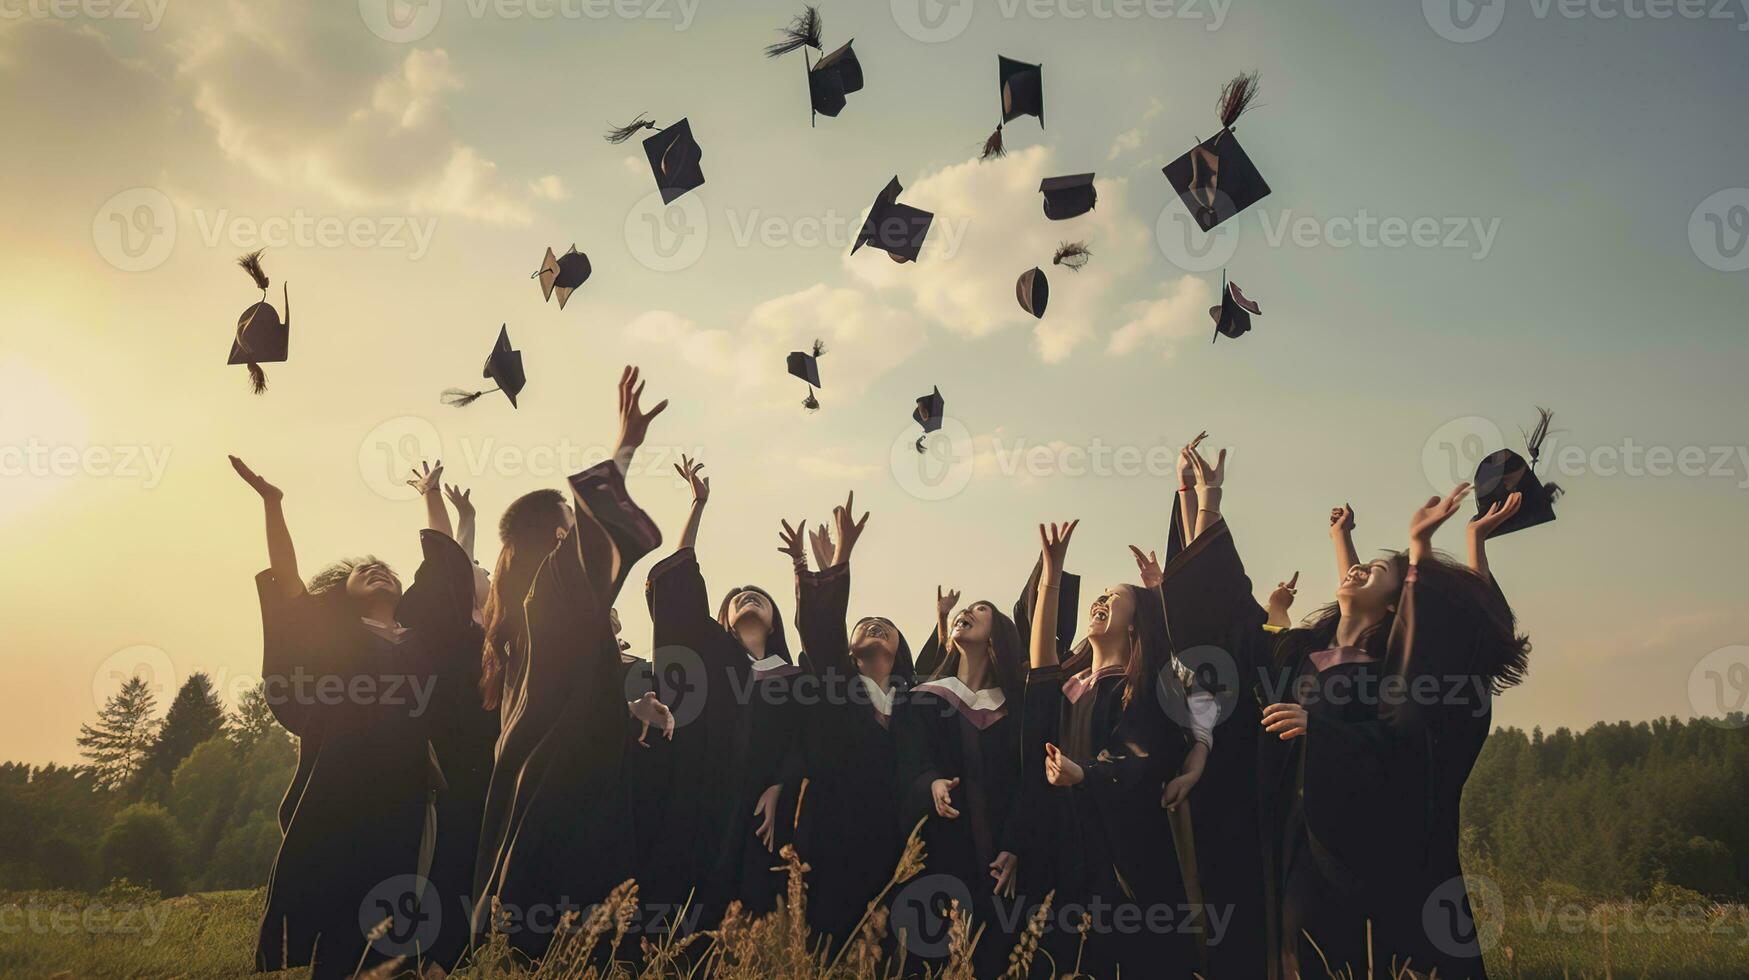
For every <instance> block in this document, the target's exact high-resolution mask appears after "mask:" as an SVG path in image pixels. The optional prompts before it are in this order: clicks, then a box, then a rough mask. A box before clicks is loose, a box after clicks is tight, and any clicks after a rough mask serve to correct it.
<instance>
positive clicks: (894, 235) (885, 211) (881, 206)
mask: <svg viewBox="0 0 1749 980" xmlns="http://www.w3.org/2000/svg"><path fill="white" fill-rule="evenodd" d="M904 189H905V188H904V187H903V186H901V185H900V184H899V178H898V177H894V178H893V179H892V180H891V181H888V182H887V186H886V187H884V188H882V189H881V192H880V194H879V195H877V196H876V197H875V201H874V206H872V207H870V208H869V209H868V217H867V218H866V219H864V221H863V223H862V231H860V232H858V233H857V236H856V244H855V245H852V246H851V247H850V252H851V254H852V255H854V254H856V250H857V249H859V248H861V247H863V246H864V245H873V246H874V247H875V248H878V249H880V250H881V251H883V252H885V253H887V255H888V256H889V257H891V258H892V260H893V261H894V262H915V261H917V253H918V252H920V251H922V250H923V239H924V236H926V235H928V234H929V225H930V223H931V222H933V221H934V220H935V215H934V214H931V213H930V212H928V211H922V210H919V209H917V208H914V207H912V206H910V205H909V204H900V203H899V192H900V191H902V190H904Z"/></svg>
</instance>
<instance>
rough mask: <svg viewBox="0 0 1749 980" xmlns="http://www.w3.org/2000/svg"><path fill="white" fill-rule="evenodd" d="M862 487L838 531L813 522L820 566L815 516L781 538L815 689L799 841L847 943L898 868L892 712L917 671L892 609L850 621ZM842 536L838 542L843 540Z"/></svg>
mask: <svg viewBox="0 0 1749 980" xmlns="http://www.w3.org/2000/svg"><path fill="white" fill-rule="evenodd" d="M854 506H855V495H854V494H852V495H851V496H850V498H849V499H847V500H846V501H845V503H844V506H842V507H837V508H834V509H833V512H832V516H833V524H834V526H835V528H836V532H835V535H834V532H833V531H832V530H829V529H827V528H824V527H822V528H821V529H820V531H818V532H816V533H813V540H814V542H815V545H816V549H815V550H816V558H817V564H819V565H820V566H821V567H820V570H819V571H818V572H814V571H809V569H808V562H807V554H806V552H805V551H804V550H803V548H802V532H803V529H804V528H805V526H806V525H805V522H803V523H798V525H797V526H796V527H794V528H792V527H790V525H789V522H787V521H785V522H784V524H783V531H782V533H781V535H780V537H781V539H782V544H783V547H782V548H781V550H782V551H783V552H784V553H785V554H787V555H789V556H790V559H791V561H792V562H793V563H794V565H795V569H796V633H797V635H798V636H799V638H800V640H801V643H802V648H803V651H804V652H803V653H802V665H803V666H804V667H805V668H806V670H807V671H808V674H809V677H810V679H811V680H813V681H814V682H815V683H814V684H813V685H812V686H813V687H814V688H815V693H813V694H810V695H808V696H806V697H802V698H800V700H801V701H802V712H801V737H800V743H801V751H802V770H801V775H802V778H803V779H804V780H805V781H806V782H805V784H804V787H803V789H802V791H801V802H800V804H799V812H798V813H797V814H796V851H797V853H798V854H799V855H800V856H801V859H802V860H803V861H804V862H806V863H807V865H808V866H809V868H810V869H811V870H810V871H809V873H808V924H809V925H810V926H811V927H812V928H813V929H814V931H815V932H816V933H817V934H819V935H822V936H824V937H826V938H827V939H829V941H830V946H829V950H830V951H833V952H835V951H836V950H837V949H838V947H840V946H841V945H842V944H843V943H844V942H845V941H846V940H847V939H849V938H850V935H851V932H852V930H853V929H855V927H856V926H857V923H858V922H859V921H860V920H861V919H862V916H863V913H864V912H865V911H866V910H867V908H868V905H869V902H871V901H872V900H873V899H874V898H875V896H876V895H877V894H878V893H879V892H880V891H881V889H882V888H883V887H884V886H885V885H886V883H887V881H888V879H889V878H891V877H892V874H893V869H894V866H895V865H896V864H897V863H898V860H899V853H900V851H901V850H902V849H903V848H904V843H905V833H904V830H903V829H902V828H901V826H900V818H899V808H898V803H897V801H896V800H895V799H894V798H893V792H892V775H893V772H894V771H895V770H896V768H897V764H898V756H897V747H896V744H895V742H894V736H893V725H892V715H893V706H894V703H895V701H898V700H902V698H903V696H904V692H905V689H906V688H908V687H909V686H910V684H911V683H912V680H913V676H912V664H911V648H910V647H909V645H907V644H906V642H905V637H904V634H902V633H900V632H899V628H898V627H897V626H895V625H894V624H893V621H892V620H890V619H888V618H886V617H884V616H865V617H863V618H861V619H859V620H857V621H856V624H855V625H854V626H852V627H849V628H848V629H847V628H846V627H847V620H848V615H849V613H848V610H849V606H850V555H851V552H852V551H853V550H854V549H855V547H856V542H857V540H858V539H859V538H860V537H861V535H862V530H863V527H864V526H865V525H866V524H867V523H868V515H867V514H866V513H865V514H863V516H862V519H861V520H860V521H858V520H854V519H853V518H852V516H851V515H852V513H853V508H854ZM834 537H835V538H836V542H837V544H836V546H835V547H834V546H833V544H832V540H833V538H834Z"/></svg>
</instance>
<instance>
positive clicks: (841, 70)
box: [765, 6, 862, 121]
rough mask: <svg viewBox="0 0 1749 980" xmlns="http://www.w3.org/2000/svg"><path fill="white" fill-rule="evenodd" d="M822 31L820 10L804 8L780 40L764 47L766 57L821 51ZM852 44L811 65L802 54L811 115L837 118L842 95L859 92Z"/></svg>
mask: <svg viewBox="0 0 1749 980" xmlns="http://www.w3.org/2000/svg"><path fill="white" fill-rule="evenodd" d="M822 29H823V25H822V23H821V21H820V8H818V7H812V6H810V7H804V8H803V9H802V12H801V13H800V14H797V15H796V18H795V19H794V20H792V21H790V25H789V26H788V27H785V28H782V29H781V30H780V31H779V32H778V33H780V34H782V35H783V40H781V41H778V42H776V43H775V44H770V45H767V46H766V48H765V56H766V57H767V58H780V57H782V56H784V55H786V54H789V53H790V52H791V51H795V50H798V49H806V48H813V49H814V50H815V51H824V50H825V45H824V42H823V41H822V40H821V32H822ZM853 43H854V41H846V42H844V46H843V47H841V48H839V49H838V50H836V51H834V52H832V53H831V54H829V55H826V56H825V57H823V58H821V59H820V60H819V61H817V62H815V63H813V64H811V65H810V64H808V54H807V51H805V50H803V51H802V64H803V65H805V66H806V67H807V69H808V100H809V102H811V103H812V105H813V111H814V112H816V113H820V114H823V115H827V116H836V115H838V113H839V112H840V111H842V110H843V109H844V102H845V96H847V95H849V94H851V93H852V92H860V91H862V63H861V62H859V61H857V60H856V52H855V51H852V50H851V49H850V45H851V44H853ZM810 121H811V120H810Z"/></svg>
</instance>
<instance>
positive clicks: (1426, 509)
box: [1409, 483, 1470, 547]
mask: <svg viewBox="0 0 1749 980" xmlns="http://www.w3.org/2000/svg"><path fill="white" fill-rule="evenodd" d="M1469 493H1470V485H1469V484H1468V483H1460V484H1458V485H1457V488H1456V489H1454V490H1452V492H1451V493H1448V494H1446V495H1445V496H1444V497H1428V498H1427V503H1425V504H1422V505H1421V506H1420V507H1419V508H1418V509H1417V510H1416V511H1415V513H1414V514H1413V515H1411V516H1410V517H1409V541H1410V543H1411V544H1419V545H1424V546H1428V547H1431V546H1432V544H1433V532H1435V531H1437V530H1439V526H1440V525H1441V524H1444V523H1445V522H1446V521H1447V520H1449V519H1450V518H1451V515H1453V514H1455V513H1457V509H1458V505H1459V504H1462V503H1463V502H1464V498H1465V497H1466V496H1469Z"/></svg>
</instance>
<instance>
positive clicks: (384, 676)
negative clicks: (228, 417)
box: [231, 456, 473, 977]
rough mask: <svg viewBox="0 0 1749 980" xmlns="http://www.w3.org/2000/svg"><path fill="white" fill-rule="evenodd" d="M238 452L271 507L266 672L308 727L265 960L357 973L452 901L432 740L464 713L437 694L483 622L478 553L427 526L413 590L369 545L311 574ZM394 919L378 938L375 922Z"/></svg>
mask: <svg viewBox="0 0 1749 980" xmlns="http://www.w3.org/2000/svg"><path fill="white" fill-rule="evenodd" d="M231 465H232V466H233V467H234V468H235V469H236V471H237V474H238V475H239V476H240V477H242V478H243V480H244V481H245V482H247V483H248V484H249V485H250V487H252V488H253V489H254V490H255V492H256V493H258V494H259V495H260V496H261V500H262V504H263V506H264V508H265V512H266V518H267V550H268V557H269V564H270V567H269V568H268V570H267V571H264V572H262V573H261V574H260V575H258V576H256V589H257V592H258V593H259V596H260V600H261V619H262V671H261V673H262V679H263V685H264V690H265V693H266V696H267V701H268V705H269V707H270V708H271V709H272V711H273V715H274V717H275V718H276V719H277V720H278V721H279V723H280V724H281V725H283V726H285V728H286V730H287V731H289V732H291V733H292V734H293V735H296V736H297V737H298V765H297V769H296V771H295V773H294V774H293V776H292V782H291V785H290V786H289V787H288V788H287V790H286V795H285V798H284V800H283V801H282V802H281V803H280V808H279V823H280V830H281V832H282V833H283V834H284V839H283V840H282V841H281V843H280V848H279V853H278V855H277V856H276V857H275V858H274V863H273V870H272V872H271V873H270V875H269V877H268V884H267V897H266V903H265V908H264V910H263V912H262V917H261V928H260V932H259V935H258V937H257V941H256V949H255V966H256V969H257V970H261V971H274V970H281V969H287V968H291V967H296V966H308V967H309V968H310V973H311V976H313V977H345V976H350V975H352V973H353V972H354V971H355V970H356V969H358V967H359V965H360V964H364V965H367V966H368V965H370V964H374V963H377V962H381V961H383V960H386V959H391V958H393V957H397V956H405V957H408V958H410V959H413V960H418V959H421V958H423V957H425V955H426V954H427V953H429V952H430V951H431V950H432V946H433V944H434V943H436V942H437V932H438V930H437V929H436V928H435V925H436V922H435V918H436V916H438V915H440V914H441V909H439V908H438V907H437V905H436V900H435V898H434V896H433V895H432V893H431V891H430V888H429V886H428V884H427V880H426V879H425V877H424V876H425V875H426V874H427V873H428V872H429V870H430V868H431V862H432V857H433V849H434V845H435V839H436V834H437V820H436V817H437V809H438V805H437V801H438V800H439V799H440V798H441V790H442V787H443V775H442V773H441V770H440V769H439V767H438V765H437V761H436V757H435V755H434V754H433V750H432V742H431V739H432V736H433V734H434V733H435V732H436V731H438V730H440V729H441V728H442V726H444V725H445V724H446V723H448V722H449V721H450V720H451V719H448V718H445V717H443V710H444V704H443V703H442V701H440V700H439V699H437V698H436V697H435V696H434V695H435V691H436V688H437V685H438V684H439V683H440V681H442V680H443V672H444V671H445V670H446V669H449V668H452V667H453V666H454V658H453V656H451V654H453V652H454V651H455V650H456V649H457V648H458V647H459V645H460V644H462V643H465V641H466V631H467V629H468V628H469V627H470V626H471V625H472V617H471V610H472V607H473V602H472V595H473V571H472V568H471V564H472V563H471V562H469V561H468V559H467V556H466V554H465V553H463V552H462V550H461V548H460V547H459V546H457V544H456V543H455V541H454V540H452V539H450V538H449V537H447V536H445V535H443V534H440V533H437V532H433V531H426V532H424V533H423V534H422V535H421V537H420V542H421V545H422V547H423V550H424V561H423V562H422V563H421V565H420V567H419V571H418V574H417V576H416V578H415V580H414V584H413V586H411V587H409V588H408V589H407V590H406V593H405V594H404V595H403V593H402V588H401V582H400V580H399V579H398V578H397V577H396V576H395V574H394V572H393V571H391V570H390V569H389V567H388V566H387V565H385V564H383V563H382V562H380V561H377V560H375V559H368V558H367V559H358V560H350V561H343V562H339V563H337V564H335V565H332V566H330V567H328V568H326V569H324V570H323V571H322V572H320V573H318V574H317V575H316V576H315V577H314V578H312V579H311V580H310V583H309V585H308V586H307V587H306V586H305V584H304V582H303V580H302V579H301V578H300V577H299V574H298V564H297V554H296V550H295V549H294V547H293V545H292V539H291V532H290V530H289V528H288V527H287V525H286V521H285V512H284V509H283V506H282V501H283V496H284V495H283V494H282V493H281V491H280V490H279V489H278V488H277V487H275V486H273V485H272V484H271V483H269V482H267V480H265V479H263V478H262V477H260V476H258V475H257V474H256V473H255V472H254V471H252V470H251V469H249V467H248V466H246V465H244V463H243V461H242V460H240V459H238V458H236V457H235V456H233V457H231ZM446 658H447V659H446ZM385 919H387V920H390V925H389V928H388V929H387V930H386V932H384V933H383V934H382V935H381V936H380V937H379V940H378V942H377V943H376V944H374V946H373V945H372V944H371V943H370V942H369V940H368V939H367V936H368V934H369V933H371V931H372V930H373V928H375V927H376V926H377V925H378V924H379V923H381V922H382V921H384V920H385Z"/></svg>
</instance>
